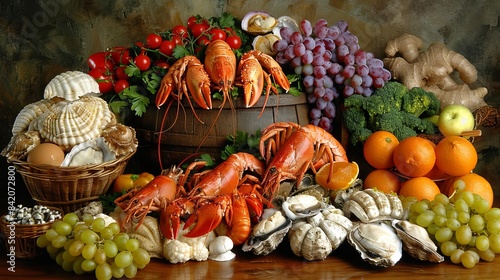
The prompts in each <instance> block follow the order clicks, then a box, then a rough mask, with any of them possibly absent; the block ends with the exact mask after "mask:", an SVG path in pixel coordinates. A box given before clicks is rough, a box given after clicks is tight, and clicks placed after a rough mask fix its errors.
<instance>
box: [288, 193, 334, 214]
mask: <svg viewBox="0 0 500 280" xmlns="http://www.w3.org/2000/svg"><path fill="white" fill-rule="evenodd" d="M323 208H325V203H323V202H321V201H319V200H318V199H317V198H316V197H314V196H312V195H308V194H298V195H294V196H290V197H288V198H287V200H285V201H284V202H283V204H281V210H282V211H283V212H284V213H285V215H286V216H287V217H288V218H290V219H291V220H296V219H300V218H305V217H310V216H314V215H316V214H318V213H319V212H320V211H321V210H322V209H323Z"/></svg>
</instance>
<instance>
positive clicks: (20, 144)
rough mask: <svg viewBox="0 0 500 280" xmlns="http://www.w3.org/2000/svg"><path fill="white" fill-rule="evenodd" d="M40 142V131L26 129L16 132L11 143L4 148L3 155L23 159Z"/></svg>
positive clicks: (9, 158) (10, 158) (8, 157)
mask: <svg viewBox="0 0 500 280" xmlns="http://www.w3.org/2000/svg"><path fill="white" fill-rule="evenodd" d="M40 142H41V141H40V133H39V132H38V131H26V132H23V133H18V134H14V136H12V138H11V139H10V141H9V144H7V146H6V147H5V148H4V149H3V150H2V153H1V155H2V156H4V157H6V158H7V159H8V160H17V159H23V158H24V157H26V156H27V155H28V154H29V152H30V151H31V150H33V148H35V147H36V146H37V145H38V144H40Z"/></svg>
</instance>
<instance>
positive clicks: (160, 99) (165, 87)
mask: <svg viewBox="0 0 500 280" xmlns="http://www.w3.org/2000/svg"><path fill="white" fill-rule="evenodd" d="M173 88H174V85H172V84H171V83H167V82H165V83H163V82H162V83H161V85H160V89H159V90H158V92H157V93H156V97H155V104H156V107H157V108H158V109H159V108H160V107H161V106H162V105H163V104H165V102H166V101H167V99H168V97H169V96H170V94H171V93H172V90H173Z"/></svg>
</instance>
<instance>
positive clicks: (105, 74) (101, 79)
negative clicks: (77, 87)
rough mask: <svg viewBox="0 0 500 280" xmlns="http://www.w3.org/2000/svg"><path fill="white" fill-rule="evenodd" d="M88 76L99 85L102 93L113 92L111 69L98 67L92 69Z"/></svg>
mask: <svg viewBox="0 0 500 280" xmlns="http://www.w3.org/2000/svg"><path fill="white" fill-rule="evenodd" d="M88 74H89V75H90V76H92V77H93V78H94V79H95V80H96V82H97V83H98V84H99V91H100V92H102V93H108V92H111V91H112V90H113V75H112V73H111V72H110V71H109V69H106V68H104V67H98V68H94V69H91V70H90V71H89V73H88Z"/></svg>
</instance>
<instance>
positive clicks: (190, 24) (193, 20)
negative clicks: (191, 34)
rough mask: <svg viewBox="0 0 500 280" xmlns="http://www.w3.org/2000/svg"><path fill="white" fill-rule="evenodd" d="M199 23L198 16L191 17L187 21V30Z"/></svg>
mask: <svg viewBox="0 0 500 280" xmlns="http://www.w3.org/2000/svg"><path fill="white" fill-rule="evenodd" d="M197 22H198V19H197V18H196V16H190V17H189V18H188V20H187V28H188V29H191V28H192V27H193V25H195V24H196V23H197Z"/></svg>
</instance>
